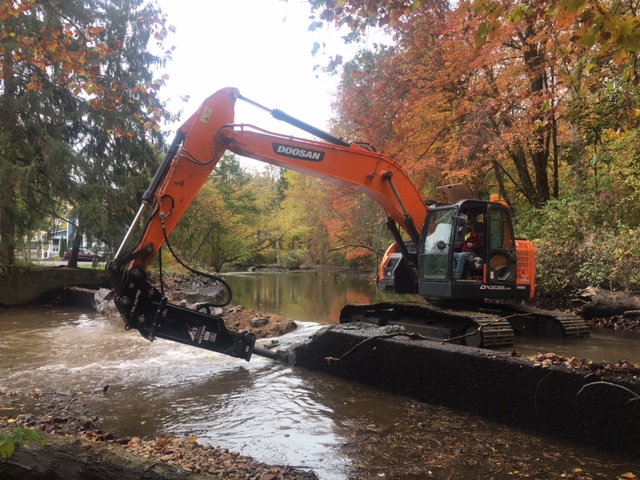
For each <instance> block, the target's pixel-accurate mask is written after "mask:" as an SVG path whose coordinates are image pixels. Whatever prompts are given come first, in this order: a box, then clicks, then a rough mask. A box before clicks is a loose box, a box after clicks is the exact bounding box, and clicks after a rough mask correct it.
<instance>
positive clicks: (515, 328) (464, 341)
mask: <svg viewBox="0 0 640 480" xmlns="http://www.w3.org/2000/svg"><path fill="white" fill-rule="evenodd" d="M350 322H366V323H372V324H375V325H380V326H386V325H400V326H403V327H405V328H406V329H407V331H409V332H412V333H419V334H421V335H423V336H424V337H425V338H427V339H429V340H434V341H440V342H451V343H455V344H459V345H467V346H471V347H479V348H495V347H507V346H510V345H513V344H514V343H515V334H524V335H535V336H544V337H554V338H578V337H585V336H588V335H589V326H588V325H587V323H586V322H585V321H584V320H583V319H581V318H580V317H578V316H576V315H573V314H571V313H566V312H552V311H546V310H540V309H534V308H530V307H526V306H521V305H513V304H501V303H490V302H482V303H479V304H470V305H469V306H468V309H460V308H457V307H456V308H449V307H447V306H446V303H444V302H443V304H442V305H435V304H428V303H424V304H419V303H376V304H367V305H346V306H345V307H344V308H343V309H342V311H341V312H340V323H350Z"/></svg>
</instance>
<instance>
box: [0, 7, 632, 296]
mask: <svg viewBox="0 0 640 480" xmlns="http://www.w3.org/2000/svg"><path fill="white" fill-rule="evenodd" d="M309 4H310V6H311V7H312V12H313V14H312V16H311V19H310V28H311V29H316V28H323V27H324V26H325V25H326V24H328V23H330V24H333V25H335V26H343V27H345V26H346V27H347V32H348V33H347V35H346V36H345V41H348V42H355V43H356V44H357V43H358V42H359V41H360V40H361V39H362V38H363V37H362V36H363V35H366V34H367V32H368V31H369V29H371V28H382V29H385V31H386V32H387V34H388V35H389V36H390V37H391V38H392V39H393V44H392V46H389V45H373V46H369V47H366V48H365V43H362V44H361V45H363V48H361V49H360V50H359V51H358V53H357V54H356V56H355V57H354V58H352V59H350V60H348V61H346V62H344V61H343V60H342V58H341V57H340V56H339V55H337V54H336V55H331V62H330V63H329V64H328V65H322V66H320V70H324V71H326V72H327V74H334V75H339V76H340V85H339V88H338V90H337V91H336V92H335V96H334V102H333V105H332V106H333V112H334V117H333V120H332V123H331V125H330V129H331V131H332V133H334V134H335V135H338V136H340V137H343V138H345V139H347V140H349V141H358V142H365V143H369V144H371V145H373V146H374V147H375V148H376V149H377V151H380V152H384V153H385V154H386V155H388V156H390V157H391V158H393V159H394V160H395V161H397V162H398V163H400V164H401V165H402V166H403V168H404V169H405V170H406V171H407V172H408V174H409V176H410V177H411V178H412V179H413V180H414V182H415V184H416V186H417V187H418V188H419V189H420V190H421V191H422V192H423V193H424V196H425V198H429V197H432V196H433V195H434V193H435V187H436V186H438V185H443V184H448V183H457V182H464V183H467V184H469V186H470V187H471V189H472V190H473V191H475V192H476V193H477V194H479V195H480V196H481V197H482V198H488V197H489V195H491V194H499V195H500V196H501V198H503V199H504V200H506V201H508V202H509V203H510V204H511V205H512V207H513V210H514V214H515V222H516V231H517V234H518V235H519V236H522V237H528V238H530V239H532V240H535V242H536V247H537V250H538V282H539V286H540V290H541V292H542V293H543V294H560V293H563V292H565V291H567V290H569V289H573V288H580V287H584V286H586V285H596V286H601V287H605V288H610V289H624V290H629V291H634V290H638V289H639V288H640V246H639V244H638V237H639V236H640V225H639V223H640V210H639V209H638V208H637V204H638V193H639V190H638V189H639V188H640V171H639V170H640V166H639V165H638V158H639V154H640V137H639V131H638V129H639V125H638V121H639V119H640V105H639V95H638V94H639V83H640V73H639V71H638V67H639V65H638V50H639V49H640V21H639V17H638V11H637V9H638V2H637V1H613V0H611V1H598V0H562V1H559V2H558V1H545V0H535V1H532V2H526V3H517V2H513V1H493V0H476V1H461V2H455V3H454V2H452V3H449V2H445V1H430V2H424V1H419V0H366V1H365V0H342V1H335V0H309ZM0 20H1V21H2V22H1V23H0V42H1V43H0V69H1V71H2V78H1V79H0V93H1V98H0V112H1V113H0V262H1V263H3V264H13V263H15V261H16V259H15V250H16V248H17V247H20V246H21V244H22V243H23V242H24V239H26V238H30V237H31V236H32V235H33V232H35V231H38V230H47V228H49V227H48V225H49V224H50V222H51V218H52V217H55V216H59V217H64V218H66V217H67V216H68V215H69V214H73V215H75V217H76V218H78V226H79V233H80V234H81V235H82V234H88V235H91V236H93V237H95V238H98V239H100V240H102V241H104V242H106V243H108V244H111V245H117V244H118V243H119V241H120V239H121V238H122V236H123V234H124V226H125V225H126V224H127V222H129V221H130V220H131V218H132V217H133V212H135V210H136V208H137V205H138V204H139V200H140V197H141V194H142V192H143V191H144V190H145V188H146V186H147V184H148V182H149V178H150V176H151V175H152V174H153V172H154V169H155V167H156V166H157V164H158V162H159V159H160V158H161V156H162V151H163V148H164V137H163V135H162V132H161V128H160V125H161V124H162V121H163V120H167V119H172V118H174V117H173V116H172V114H171V112H168V111H166V109H165V107H164V105H163V104H162V102H161V101H160V100H159V92H160V91H161V88H162V86H163V83H164V79H163V78H154V76H153V73H152V72H153V69H154V67H156V66H158V65H161V64H164V63H166V62H170V59H171V51H172V48H171V47H167V46H165V45H164V43H165V39H166V34H167V32H168V31H169V30H170V23H171V22H170V19H167V18H166V16H164V15H163V14H162V12H161V10H160V8H159V7H158V5H157V4H155V3H154V2H143V1H141V0H129V1H127V2H123V1H117V0H109V1H97V0H88V1H79V0H67V1H54V0H45V1H38V2H36V1H28V0H25V1H16V0H12V1H9V0H2V1H0ZM328 53H331V52H328ZM319 127H323V126H319ZM383 217H384V214H383V212H382V211H381V209H380V208H379V207H378V206H377V205H376V204H375V202H373V201H371V200H370V199H368V198H365V197H362V196H361V195H359V194H355V193H354V192H352V191H350V190H348V189H345V188H344V187H339V186H337V185H334V184H331V183H328V182H323V181H321V180H317V179H314V178H311V177H306V176H303V175H300V174H296V173H293V172H285V171H282V170H280V169H276V168H271V167H269V168H265V169H264V170H260V171H249V170H247V169H246V168H243V167H242V164H241V163H240V162H239V160H238V159H237V158H234V157H233V156H230V155H227V156H225V158H224V159H223V161H222V162H221V164H220V165H219V167H218V168H217V169H216V170H215V171H214V174H213V176H212V178H211V181H210V182H208V183H207V184H206V186H205V188H204V190H203V192H202V193H201V195H200V196H199V198H198V199H197V201H196V202H195V203H194V205H193V208H192V209H191V211H190V212H189V213H188V214H187V216H186V217H185V219H184V221H183V222H182V225H181V226H180V227H179V228H178V229H177V230H176V232H175V233H174V235H173V237H172V241H171V243H172V246H173V247H174V248H175V250H176V251H178V252H180V254H181V255H182V256H183V257H184V258H185V259H186V260H187V261H189V262H192V263H195V264H198V265H199V266H201V267H205V268H211V269H214V270H219V269H221V268H223V267H225V266H229V265H230V264H242V265H245V266H246V265H256V264H269V265H281V266H284V267H296V266H302V265H317V264H324V265H342V266H345V265H346V266H352V267H358V268H369V269H372V270H373V268H375V264H376V254H377V253H379V252H380V251H383V250H384V249H385V248H386V246H387V244H388V243H389V238H388V237H387V236H386V233H385V232H384V228H383V226H382V220H383ZM76 241H78V239H76Z"/></svg>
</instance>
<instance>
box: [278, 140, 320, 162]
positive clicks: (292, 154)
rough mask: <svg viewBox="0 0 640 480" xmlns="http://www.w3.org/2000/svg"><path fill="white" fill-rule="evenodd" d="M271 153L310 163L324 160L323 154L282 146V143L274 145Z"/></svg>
mask: <svg viewBox="0 0 640 480" xmlns="http://www.w3.org/2000/svg"><path fill="white" fill-rule="evenodd" d="M273 151H274V152H275V153H277V154H278V155H283V156H285V157H289V158H298V159H300V160H310V161H312V162H321V161H322V160H324V152H319V151H317V150H309V149H306V148H298V147H292V146H291V145H283V144H282V143H274V144H273Z"/></svg>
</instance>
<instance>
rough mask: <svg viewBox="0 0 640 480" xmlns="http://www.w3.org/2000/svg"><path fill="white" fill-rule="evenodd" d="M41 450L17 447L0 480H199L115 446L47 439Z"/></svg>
mask: <svg viewBox="0 0 640 480" xmlns="http://www.w3.org/2000/svg"><path fill="white" fill-rule="evenodd" d="M46 442H47V444H46V445H45V446H44V447H42V446H40V445H38V444H34V443H29V444H27V445H19V446H18V447H17V448H16V450H15V452H14V454H13V455H12V456H11V457H10V458H8V459H6V460H5V459H2V460H0V478H3V479H6V480H12V479H15V480H42V479H47V480H85V479H88V478H91V479H92V480H103V479H104V480H112V479H114V478H117V479H118V480H139V479H141V478H144V479H153V480H165V479H166V480H174V479H189V480H191V479H193V480H197V479H201V478H206V477H205V476H203V475H197V474H194V473H191V472H188V471H186V470H182V469H179V468H176V467H172V466H171V465H167V464H165V463H161V462H155V461H153V460H148V459H144V458H141V457H138V456H136V455H133V454H131V453H129V452H127V451H126V450H124V449H121V448H119V447H117V446H115V445H111V444H106V443H92V442H88V441H86V440H79V439H70V438H68V437H62V436H58V435H47V440H46Z"/></svg>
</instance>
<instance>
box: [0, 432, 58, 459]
mask: <svg viewBox="0 0 640 480" xmlns="http://www.w3.org/2000/svg"><path fill="white" fill-rule="evenodd" d="M27 442H34V443H38V444H40V445H41V446H44V445H46V443H47V442H46V437H45V433H44V432H43V431H42V430H36V429H28V428H14V429H13V431H12V432H11V433H9V434H0V457H1V458H5V459H6V458H11V456H12V455H13V453H14V452H15V450H16V447H17V446H19V445H24V444H26V443H27Z"/></svg>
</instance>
